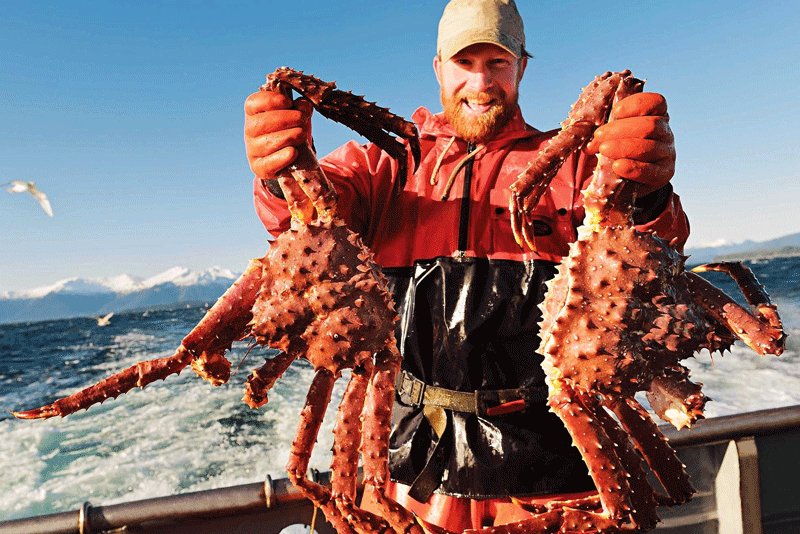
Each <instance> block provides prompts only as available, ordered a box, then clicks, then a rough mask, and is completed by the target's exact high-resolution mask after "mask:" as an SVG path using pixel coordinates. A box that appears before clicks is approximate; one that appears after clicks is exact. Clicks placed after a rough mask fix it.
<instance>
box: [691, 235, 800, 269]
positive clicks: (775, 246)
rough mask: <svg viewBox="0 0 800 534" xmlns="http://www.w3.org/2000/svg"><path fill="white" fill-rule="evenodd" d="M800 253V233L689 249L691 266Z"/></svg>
mask: <svg viewBox="0 0 800 534" xmlns="http://www.w3.org/2000/svg"><path fill="white" fill-rule="evenodd" d="M798 251H800V233H795V234H789V235H785V236H781V237H778V238H775V239H770V240H769V241H751V240H747V241H742V242H741V243H728V242H719V243H712V244H709V245H707V246H701V247H689V248H687V249H686V254H688V255H689V260H688V263H689V264H694V265H696V264H698V263H707V262H710V261H717V260H737V259H744V258H752V257H758V256H762V257H769V256H780V255H795V254H796V253H797V252H798Z"/></svg>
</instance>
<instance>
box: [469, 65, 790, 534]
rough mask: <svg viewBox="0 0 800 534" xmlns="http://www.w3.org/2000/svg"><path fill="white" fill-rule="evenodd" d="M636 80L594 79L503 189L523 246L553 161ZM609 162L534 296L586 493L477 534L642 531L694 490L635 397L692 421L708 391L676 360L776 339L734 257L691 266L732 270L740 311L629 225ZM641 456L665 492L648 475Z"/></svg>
mask: <svg viewBox="0 0 800 534" xmlns="http://www.w3.org/2000/svg"><path fill="white" fill-rule="evenodd" d="M642 86H643V82H641V81H640V80H637V79H636V78H634V77H633V76H631V73H630V72H629V71H624V72H618V73H605V74H603V75H601V76H598V77H597V78H596V79H595V80H594V81H593V82H592V83H591V84H590V85H589V86H587V87H586V88H585V89H584V90H583V92H582V93H581V95H580V97H579V99H578V101H577V102H576V103H575V105H574V106H573V107H572V110H571V112H570V114H569V116H568V117H567V119H566V120H565V121H564V123H562V129H561V131H560V132H559V133H558V135H556V137H554V138H553V140H552V141H551V142H550V144H549V145H548V146H547V147H546V148H545V149H544V150H543V151H542V152H541V153H540V154H539V156H538V157H537V159H536V160H535V161H534V162H532V163H531V165H530V166H529V168H528V169H527V170H526V171H525V172H524V173H523V174H521V175H520V177H519V179H518V180H517V181H516V183H514V184H513V185H512V186H511V192H512V195H511V202H510V211H511V217H512V228H513V230H514V235H515V237H516V239H517V242H518V243H519V244H520V245H521V246H528V247H530V248H532V249H535V242H534V240H533V233H532V231H531V228H532V222H533V221H531V220H529V219H528V217H527V214H528V213H530V212H531V208H532V207H533V206H535V205H536V203H537V202H538V200H539V198H540V196H541V194H542V193H543V192H544V191H545V190H546V188H547V187H548V185H549V183H550V180H551V179H552V178H553V176H555V174H556V172H557V171H558V169H559V167H560V165H561V163H563V161H564V159H565V158H566V157H567V156H568V155H569V154H571V153H573V152H575V151H577V150H580V149H582V148H583V147H584V146H585V145H586V143H587V142H588V141H589V139H590V138H591V136H592V134H593V132H594V130H595V129H596V128H597V127H598V126H600V125H601V124H603V123H604V122H605V121H606V120H607V118H608V117H609V114H610V115H611V116H613V115H614V112H615V108H614V106H613V105H614V104H615V103H616V102H617V101H619V100H621V99H622V98H625V97H626V96H628V95H630V94H633V93H635V92H640V91H641V89H642ZM611 163H612V161H611V160H608V159H607V158H605V157H603V156H602V155H599V156H598V164H597V168H596V170H595V172H594V175H593V177H592V180H591V182H590V184H589V186H588V187H587V188H586V190H585V191H584V192H583V195H584V198H585V208H586V217H585V219H584V223H583V225H582V226H581V227H580V228H579V229H578V239H577V241H576V242H574V243H573V244H572V245H571V246H570V252H569V255H568V257H566V258H564V260H563V262H562V263H561V265H560V266H559V267H558V272H557V274H556V275H555V277H554V278H553V279H552V280H551V281H550V282H548V291H547V294H546V297H545V300H544V302H543V303H542V304H541V306H540V307H541V310H542V313H543V319H542V322H541V331H540V337H541V345H540V349H539V352H540V353H541V354H542V355H543V356H544V363H543V366H544V369H545V372H546V376H547V384H548V388H549V396H548V404H549V406H550V408H551V410H552V411H553V412H555V413H556V414H557V415H558V417H559V418H561V420H562V421H563V422H564V425H565V426H566V428H567V430H568V431H569V433H570V434H571V436H572V439H573V443H574V445H575V446H576V447H577V448H578V450H579V451H580V453H581V455H582V457H583V459H584V461H585V462H586V465H587V467H588V469H589V473H590V475H591V477H592V479H593V481H594V483H595V486H596V488H597V492H596V493H595V494H593V495H591V496H589V497H586V498H582V499H577V500H573V501H552V502H550V503H548V504H547V505H545V506H531V507H530V508H529V509H530V511H531V512H532V516H531V518H530V519H529V520H526V521H522V522H520V523H515V524H510V525H504V526H502V527H489V528H487V529H484V530H480V532H487V533H490V532H503V533H523V532H583V533H597V532H604V533H609V532H644V531H648V530H651V529H652V528H654V527H655V525H656V523H657V522H658V516H657V514H656V507H657V505H659V504H679V503H683V502H685V501H687V500H688V499H689V498H690V497H691V495H692V494H693V492H694V489H693V488H692V486H691V484H690V482H689V477H688V475H687V474H686V472H685V470H684V466H683V465H682V464H681V462H680V460H679V459H678V457H677V455H676V453H675V451H674V450H673V449H672V448H671V447H670V445H669V444H668V442H667V440H666V438H665V437H664V436H663V434H661V432H660V431H659V429H658V427H657V426H656V424H655V422H654V421H653V419H652V418H651V417H650V415H649V414H648V413H647V411H646V410H645V409H644V408H643V407H642V406H641V405H640V404H639V402H637V400H635V398H634V394H635V393H636V392H638V391H644V392H646V394H647V397H648V400H649V402H650V404H651V406H652V408H653V409H654V410H655V412H656V413H657V414H658V415H659V417H661V418H662V419H664V420H666V421H668V422H670V423H672V424H673V425H674V426H675V427H676V428H678V429H680V428H682V427H684V426H691V424H692V423H693V422H694V421H696V420H697V419H698V418H700V417H702V414H703V407H704V404H705V402H706V400H707V399H706V397H705V396H704V395H703V393H702V392H701V390H700V384H694V383H692V382H691V381H690V380H689V370H688V369H687V368H685V367H684V366H682V365H681V364H680V363H679V362H680V360H683V359H685V358H688V357H690V356H692V355H693V354H694V353H695V352H697V351H699V350H701V349H707V350H708V351H710V352H712V351H716V350H719V351H723V350H725V349H727V348H729V347H730V346H731V345H732V344H733V342H734V341H735V340H736V339H740V340H742V341H744V342H745V343H746V344H747V345H748V346H749V347H750V348H752V349H753V350H754V351H756V352H757V353H758V354H761V355H764V354H775V355H779V354H781V352H782V351H783V345H784V340H785V338H786V335H785V334H784V332H783V330H782V326H781V322H780V319H779V317H778V314H777V311H776V308H775V306H773V305H772V304H770V302H769V298H768V296H767V294H766V292H765V291H764V289H763V287H761V286H760V285H759V284H758V282H757V281H756V279H755V277H754V275H753V274H752V272H751V271H750V270H749V269H747V268H746V267H745V266H744V265H742V264H740V263H723V264H710V265H705V266H701V267H699V268H695V269H693V270H694V271H702V270H715V271H721V272H725V273H728V274H729V275H731V276H732V277H733V279H734V280H735V281H736V282H737V284H738V285H739V287H740V288H741V290H742V292H743V294H744V296H745V299H746V300H747V302H748V303H749V305H750V307H751V309H752V311H748V310H746V309H744V308H743V307H741V306H739V305H738V304H736V303H735V302H734V301H733V300H732V299H731V298H730V297H728V296H727V295H725V294H724V293H723V292H722V291H720V290H719V289H717V288H716V287H714V286H713V285H711V284H710V283H708V282H707V281H705V280H704V279H703V278H701V277H700V276H698V275H697V274H694V273H693V272H687V271H686V270H685V269H684V263H685V261H686V259H687V258H686V257H685V256H683V255H681V254H680V253H679V252H678V251H676V250H675V249H674V248H673V247H672V246H671V244H670V243H667V242H666V241H664V240H663V239H661V238H660V237H658V236H657V235H655V234H654V233H648V232H640V231H638V230H636V229H635V228H634V225H633V219H632V214H633V203H634V200H635V195H636V192H637V188H638V186H637V185H636V184H635V183H634V182H630V181H627V180H624V179H622V178H620V177H619V176H617V175H615V174H614V173H613V171H612V169H611ZM637 451H638V452H637ZM642 458H644V460H645V461H646V462H647V464H648V466H649V467H650V470H651V471H652V472H653V474H654V475H655V476H656V478H657V479H658V481H659V482H660V484H661V485H662V486H663V488H664V490H666V495H661V494H660V493H657V492H656V491H655V490H654V489H653V488H652V487H651V486H650V484H649V483H648V481H647V479H646V474H645V469H644V467H643V463H642ZM523 506H524V505H523Z"/></svg>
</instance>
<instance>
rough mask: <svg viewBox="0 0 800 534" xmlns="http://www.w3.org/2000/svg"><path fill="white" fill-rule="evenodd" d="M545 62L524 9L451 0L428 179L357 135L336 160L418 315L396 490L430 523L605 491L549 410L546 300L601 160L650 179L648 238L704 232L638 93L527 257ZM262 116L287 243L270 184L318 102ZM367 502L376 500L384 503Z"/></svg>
mask: <svg viewBox="0 0 800 534" xmlns="http://www.w3.org/2000/svg"><path fill="white" fill-rule="evenodd" d="M528 57H529V55H528V53H527V52H526V50H525V35H524V30H523V24H522V20H521V18H520V15H519V13H518V11H517V8H516V5H515V4H514V1H513V0H452V1H451V2H450V3H449V4H448V5H447V6H446V7H445V10H444V13H443V15H442V18H441V21H440V23H439V33H438V41H437V54H436V57H435V58H434V60H433V68H434V72H435V74H436V78H437V80H438V81H439V85H440V88H441V101H442V106H443V112H442V113H438V114H433V113H431V112H430V111H428V110H427V109H424V108H420V109H418V110H417V111H416V112H415V113H414V115H413V118H414V121H415V122H416V124H417V127H418V129H419V132H420V141H421V148H422V162H421V164H420V166H419V168H418V169H417V171H416V172H415V173H414V175H413V176H408V179H407V180H406V181H405V182H404V183H403V182H398V181H397V180H398V177H397V163H396V162H395V161H394V160H393V159H392V158H391V157H389V155H388V154H386V153H384V152H382V151H381V150H380V149H379V148H377V147H376V146H374V145H372V144H367V145H360V144H358V143H356V142H352V141H351V142H349V143H347V144H345V145H344V146H342V147H340V148H339V149H337V150H335V151H334V152H332V153H331V154H330V155H328V156H326V157H325V158H323V159H322V160H321V165H322V168H323V169H324V171H325V173H326V174H327V176H328V177H329V178H330V180H331V181H332V182H333V184H334V185H335V187H336V190H337V192H338V194H339V213H340V214H341V215H342V216H343V217H344V218H345V220H346V221H347V224H348V225H349V226H350V228H351V229H352V230H354V231H356V232H358V233H360V234H361V236H362V237H363V238H364V241H365V242H366V243H367V245H368V246H369V247H370V248H371V249H372V250H373V251H374V253H375V259H376V261H377V262H378V264H379V265H381V267H382V269H383V272H384V274H385V275H386V277H387V278H388V279H389V281H390V287H391V290H392V292H393V295H394V299H395V302H396V304H397V309H398V311H399V313H400V315H401V320H400V321H399V323H398V326H397V340H398V345H399V349H400V351H401V353H402V355H403V366H402V372H401V375H400V378H399V380H398V390H397V398H396V402H395V406H394V409H393V417H392V434H391V438H390V456H389V465H390V471H391V476H392V482H391V483H390V484H389V488H388V493H389V495H390V496H392V497H393V498H394V499H395V500H397V501H398V502H400V503H401V504H402V505H404V506H405V507H407V508H409V509H410V510H412V511H413V512H414V513H416V514H417V515H418V517H420V518H421V519H422V520H423V521H424V522H427V523H429V524H433V525H438V526H440V527H444V528H446V529H448V530H450V531H455V532H461V531H463V530H465V529H467V528H480V527H482V526H490V525H495V524H503V523H508V522H511V521H517V520H521V519H524V518H527V517H528V516H529V512H527V511H525V510H524V509H523V507H520V506H518V504H517V503H519V502H520V501H529V502H536V501H541V500H544V501H546V500H549V499H552V498H555V497H556V496H558V497H559V498H566V497H569V496H576V497H577V496H581V495H585V494H586V493H587V492H589V491H591V490H592V489H593V485H592V482H591V479H590V478H589V477H588V475H587V471H586V467H585V465H584V463H583V461H582V460H581V458H580V455H579V453H578V452H577V450H576V449H575V448H573V447H572V446H571V438H570V436H569V434H568V433H567V431H566V430H565V429H564V427H563V425H562V423H561V422H560V420H559V419H558V418H557V417H556V416H555V415H553V414H552V413H550V412H549V411H548V408H547V406H546V396H547V391H546V387H545V384H544V374H543V372H542V369H541V367H540V363H541V357H540V356H539V355H537V354H536V350H537V348H538V346H539V338H538V335H537V334H538V322H539V321H540V319H541V314H540V311H539V309H538V308H537V304H538V303H540V302H541V301H542V299H543V296H544V291H545V285H544V283H545V282H546V281H547V280H549V279H550V278H551V277H552V276H553V275H554V273H555V270H556V265H557V264H558V263H559V262H560V260H561V258H562V257H563V256H564V255H566V254H567V252H568V247H569V243H570V242H572V241H574V240H575V239H576V228H577V227H578V226H579V225H580V223H581V222H582V220H583V216H584V208H583V198H582V196H581V195H580V191H581V189H582V188H583V187H584V186H585V185H586V184H587V182H588V179H589V178H590V176H591V174H592V171H593V169H594V167H595V165H596V162H597V159H596V157H595V156H594V155H593V153H596V152H597V151H599V152H600V153H602V154H603V155H605V156H607V157H609V158H612V159H614V160H615V162H614V170H615V171H616V172H617V173H618V174H619V175H621V176H623V177H625V178H629V179H631V180H636V181H638V182H640V183H642V184H644V189H645V191H646V192H648V194H646V195H644V196H643V197H641V198H639V199H638V200H637V206H636V208H637V209H636V211H635V222H636V223H637V225H638V228H639V229H640V230H643V231H645V230H654V231H656V232H657V233H658V234H659V235H660V236H661V237H663V238H665V239H667V240H672V239H674V240H675V243H676V244H677V246H678V247H681V246H682V244H683V242H685V240H686V238H687V236H688V224H687V221H686V218H685V216H684V213H683V211H682V209H681V206H680V202H679V200H678V197H677V196H676V195H675V194H673V192H672V187H671V185H670V184H669V180H670V178H671V177H672V175H673V172H674V168H675V151H674V143H673V137H672V133H671V131H670V129H669V125H668V122H667V121H668V119H667V115H666V102H665V101H664V99H663V97H655V98H654V95H653V94H652V93H650V94H645V96H644V97H643V96H641V95H633V96H631V97H628V98H627V99H626V100H625V106H624V109H625V112H624V113H621V114H619V116H618V117H617V120H614V121H612V122H610V123H608V124H607V125H605V126H603V127H601V128H600V129H598V131H597V134H596V137H595V139H596V141H593V142H592V144H591V145H590V146H589V147H588V150H587V151H586V152H585V153H579V154H575V155H573V156H571V157H570V158H569V159H568V160H567V161H566V162H565V164H564V165H563V166H562V168H561V170H560V171H559V172H558V174H557V176H556V177H555V178H554V180H553V182H552V185H551V186H550V188H549V190H548V191H547V192H546V193H545V194H544V195H543V197H542V198H541V200H540V201H539V203H538V205H537V206H536V207H535V208H534V210H533V218H534V232H535V236H534V239H535V242H536V251H535V252H530V251H525V250H522V249H520V247H519V246H518V245H517V244H516V242H515V241H514V237H513V235H512V231H511V224H510V219H509V212H508V204H509V202H508V201H509V194H510V193H509V186H510V185H511V184H512V183H513V182H514V181H515V179H516V177H517V176H518V175H519V174H520V173H521V172H522V171H523V170H524V169H525V168H526V166H527V164H528V163H529V162H530V161H532V160H533V159H534V158H535V156H536V154H537V153H538V152H539V150H541V149H542V148H543V147H544V146H545V145H546V144H547V142H548V141H549V139H550V138H552V137H553V136H554V135H555V133H556V132H557V130H551V131H547V132H542V131H539V130H537V129H536V128H534V127H532V126H530V125H528V124H526V123H525V121H524V119H523V118H522V114H521V112H520V108H519V106H518V104H517V99H518V89H519V82H520V80H521V79H522V76H523V74H524V73H525V67H526V65H527V59H528ZM654 101H655V102H656V104H655V105H652V102H654ZM245 112H246V118H245V143H246V148H247V157H248V161H249V163H250V166H251V168H252V170H253V172H254V173H255V180H254V192H255V202H256V210H257V213H258V215H259V217H260V218H261V220H262V221H263V223H264V225H265V226H266V228H267V230H268V231H269V232H271V233H272V234H273V235H278V234H279V233H280V232H282V231H283V230H285V229H286V228H287V227H288V224H289V214H288V210H287V208H286V203H285V201H283V200H282V199H281V198H280V189H279V188H277V187H275V186H274V185H275V184H274V182H271V181H270V180H271V179H272V178H274V176H275V174H276V173H277V172H278V171H280V170H281V169H283V168H284V167H285V166H287V165H288V164H290V163H291V162H292V161H293V160H294V158H295V157H296V154H297V151H296V148H295V147H296V146H297V145H299V144H301V143H306V142H308V141H309V135H310V116H311V110H310V108H309V106H307V105H306V103H304V102H302V101H300V100H298V101H294V102H293V101H291V100H290V99H288V98H287V97H285V96H283V95H281V94H277V93H270V92H264V91H260V92H258V93H255V94H253V95H251V96H250V97H248V99H247V101H246V104H245ZM263 184H267V185H266V187H265V186H264V185H263ZM423 392H424V393H423ZM476 392H477V393H476ZM465 398H467V399H473V401H472V402H471V403H469V402H464V399H465ZM476 398H477V399H478V402H475V401H474V399H476ZM510 496H515V497H516V498H515V499H514V500H513V501H512V500H511V499H510V498H509V497H510ZM362 504H363V505H364V506H365V507H367V508H369V507H370V506H371V504H370V496H369V495H367V496H365V499H364V503H362Z"/></svg>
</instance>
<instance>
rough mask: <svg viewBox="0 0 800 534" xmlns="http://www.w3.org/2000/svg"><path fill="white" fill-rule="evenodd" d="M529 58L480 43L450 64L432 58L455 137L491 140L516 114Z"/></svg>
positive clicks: (478, 140) (464, 51)
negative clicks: (520, 87)
mask: <svg viewBox="0 0 800 534" xmlns="http://www.w3.org/2000/svg"><path fill="white" fill-rule="evenodd" d="M525 65H526V59H525V58H523V59H522V60H520V59H517V58H516V57H514V55H512V54H511V53H509V52H507V51H506V50H504V49H502V48H500V47H499V46H496V45H493V44H488V43H478V44H474V45H472V46H468V47H467V48H465V49H463V50H461V51H460V52H458V53H457V54H456V55H454V56H453V57H452V58H450V59H448V60H447V61H441V60H439V58H438V57H436V58H434V59H433V69H434V71H435V72H436V79H437V80H439V87H440V89H441V99H442V107H443V109H444V114H445V117H446V118H447V119H448V121H450V124H452V125H453V127H454V128H455V130H456V134H457V135H458V136H459V137H461V138H462V139H464V140H466V141H471V142H474V143H479V142H484V141H487V140H489V139H491V138H492V137H493V136H494V135H495V134H496V133H497V132H498V131H499V130H500V129H501V128H502V127H503V126H504V125H505V123H506V122H508V120H509V119H510V118H511V117H512V115H513V114H514V110H515V109H516V105H517V97H518V88H519V81H520V80H521V79H522V74H523V72H524V71H525Z"/></svg>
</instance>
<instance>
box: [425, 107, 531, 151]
mask: <svg viewBox="0 0 800 534" xmlns="http://www.w3.org/2000/svg"><path fill="white" fill-rule="evenodd" d="M411 118H412V119H413V120H414V122H415V123H416V124H417V129H418V130H419V135H420V137H421V138H425V137H428V138H431V137H432V138H436V137H455V136H456V132H455V129H453V126H452V125H451V124H450V122H449V121H448V120H447V119H446V118H445V116H444V113H443V112H440V113H435V114H434V113H431V112H430V110H428V108H426V107H424V106H421V107H419V108H417V110H416V111H415V112H414V114H413V115H412V116H411ZM541 133H542V132H540V131H539V130H537V129H536V128H534V127H533V126H531V125H529V124H526V123H525V119H523V118H522V111H521V110H520V109H519V106H517V107H516V110H514V115H513V116H512V117H511V120H509V121H508V122H507V123H506V124H505V126H503V128H502V129H501V130H500V132H498V133H497V135H495V136H494V137H493V138H492V139H490V140H489V141H488V142H487V143H486V145H487V146H490V147H492V148H494V147H497V146H503V145H506V144H508V143H510V142H512V141H516V140H517V139H524V138H526V137H534V136H536V135H539V134H541Z"/></svg>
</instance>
